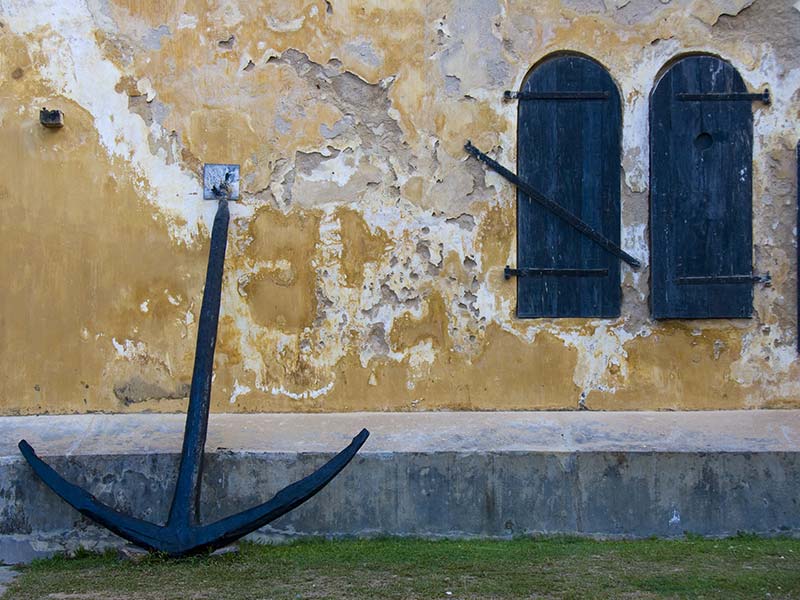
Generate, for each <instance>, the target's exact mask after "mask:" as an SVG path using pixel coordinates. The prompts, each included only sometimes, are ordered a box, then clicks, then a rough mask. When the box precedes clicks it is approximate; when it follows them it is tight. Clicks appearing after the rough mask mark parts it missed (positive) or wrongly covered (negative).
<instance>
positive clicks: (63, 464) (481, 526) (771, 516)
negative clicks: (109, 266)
mask: <svg viewBox="0 0 800 600" xmlns="http://www.w3.org/2000/svg"><path fill="white" fill-rule="evenodd" d="M781 412H782V413H783V414H782V415H778V414H774V421H770V422H771V423H773V424H774V426H775V429H774V431H772V433H770V429H769V427H770V426H765V427H766V429H765V430H763V431H762V432H761V433H762V434H763V435H761V436H757V435H755V434H754V432H753V424H752V421H751V420H750V421H748V422H747V423H746V427H747V428H748V429H747V433H746V435H744V434H741V431H740V436H739V438H737V437H736V435H737V434H736V432H735V431H732V432H731V431H730V430H729V432H728V433H727V434H726V433H725V432H724V431H722V430H721V431H719V433H718V434H716V435H718V436H719V437H720V438H725V439H726V440H727V442H726V443H727V446H726V447H725V449H722V450H721V449H717V450H713V449H712V448H709V447H708V446H709V444H710V441H709V440H710V437H709V436H708V435H706V436H703V437H702V441H700V440H697V443H695V445H694V446H691V445H687V444H686V443H684V442H679V441H676V440H678V438H679V437H680V435H678V437H676V435H677V433H680V434H681V435H682V434H683V433H686V434H687V435H691V433H692V432H691V428H692V426H689V425H688V422H687V427H686V429H684V430H683V432H682V433H681V432H680V431H679V430H677V429H676V428H675V427H674V425H675V424H674V422H672V421H668V420H667V419H665V420H664V422H663V423H662V425H663V426H664V427H667V428H670V427H671V430H670V431H669V434H668V435H667V434H664V435H663V436H662V437H661V438H658V436H656V438H655V439H652V440H649V441H648V440H645V439H644V437H643V433H642V426H641V424H640V425H639V427H638V428H636V427H632V426H631V424H630V423H628V424H627V425H626V424H625V422H624V421H622V420H620V421H619V422H617V424H616V425H615V424H614V423H615V422H614V421H613V420H611V421H609V420H608V419H607V418H606V417H602V418H600V417H598V418H597V419H595V420H590V419H588V418H587V417H584V416H579V417H578V416H575V417H572V416H570V415H579V414H581V413H566V416H564V414H562V416H558V417H554V416H552V415H550V416H546V417H545V416H542V415H543V413H533V414H531V413H526V414H521V413H506V415H507V416H506V417H505V420H504V418H503V417H502V416H501V415H498V414H497V413H492V414H491V415H486V414H474V413H473V417H472V419H473V421H472V423H473V426H472V428H470V426H469V422H468V421H467V420H463V422H461V423H458V422H456V423H449V424H447V425H444V423H445V421H441V426H442V427H444V428H445V429H447V428H449V427H455V428H457V429H458V431H459V434H458V436H459V438H458V439H457V440H454V439H453V438H448V437H447V436H445V437H443V438H442V437H438V436H441V434H442V430H441V428H437V422H438V421H437V419H438V418H439V417H436V418H431V419H427V420H426V419H425V418H424V417H422V418H420V417H418V416H414V415H412V416H413V417H416V420H414V419H409V420H408V421H407V422H405V423H400V424H401V425H405V426H406V427H405V429H404V430H402V431H401V430H399V429H396V426H397V425H398V422H397V421H396V417H394V416H387V417H385V419H386V420H384V421H382V420H381V415H368V416H366V417H364V416H363V415H362V417H363V418H362V421H368V423H362V424H366V425H367V426H371V428H372V430H373V433H372V437H371V438H370V440H369V441H368V442H367V444H366V445H365V447H364V448H363V450H362V452H361V453H359V455H358V456H357V457H356V459H355V460H354V461H353V462H352V463H351V464H350V466H348V467H347V468H346V469H345V470H344V471H343V472H342V473H341V474H340V476H339V477H337V478H336V479H335V480H334V481H333V482H332V483H331V484H330V485H329V486H328V487H327V488H326V489H324V490H323V491H322V492H321V493H320V494H318V495H317V496H316V497H314V498H313V499H311V500H310V501H309V502H308V503H306V504H305V505H303V506H301V507H299V508H298V509H296V510H295V511H293V512H291V513H289V514H288V515H286V516H284V517H282V518H280V519H278V520H276V521H274V522H273V523H272V524H271V525H270V526H268V527H266V528H264V529H263V530H261V532H260V533H259V536H260V537H265V536H266V537H272V538H285V537H292V536H300V535H324V536H366V535H376V534H389V535H413V536H459V537H470V536H491V537H508V536H513V535H528V534H577V535H590V536H598V537H616V536H622V537H644V536H651V535H658V536H675V535H682V534H683V533H684V532H692V533H697V534H702V535H713V536H720V535H729V534H735V533H737V532H738V531H747V532H756V533H760V534H781V533H783V534H790V535H794V534H797V533H798V532H800V510H799V509H800V507H798V491H799V490H800V449H798V450H797V451H795V450H794V448H795V443H794V441H793V440H794V439H800V436H797V437H796V434H797V433H798V432H800V419H798V415H797V414H794V411H781ZM462 414H463V413H460V414H459V416H458V418H457V419H456V421H458V420H459V419H464V417H463V416H460V415H462ZM617 414H619V413H617ZM637 414H641V413H634V415H637ZM742 414H743V418H750V417H753V415H756V414H758V413H753V412H751V413H742ZM670 415H672V416H671V417H670V418H671V419H673V420H674V419H675V417H674V415H675V413H670ZM150 417H153V421H152V422H151V425H152V432H151V433H152V435H150V436H149V437H148V436H147V435H144V436H143V435H142V434H143V431H142V429H143V428H145V426H146V425H147V423H146V422H139V423H138V424H137V423H135V424H134V425H137V426H136V427H135V429H136V430H137V431H138V434H139V435H138V436H137V437H138V439H139V440H140V441H141V445H143V446H147V445H148V444H153V443H154V442H153V439H154V438H156V437H158V435H164V436H165V439H169V440H172V442H171V443H174V444H175V446H176V447H180V423H181V422H182V418H181V417H180V416H176V417H177V419H176V420H174V423H173V422H172V421H169V423H171V424H169V425H168V426H167V429H164V423H163V421H155V419H157V418H159V417H160V418H162V419H163V417H164V416H163V415H162V416H159V415H150V416H148V417H147V418H150ZM296 417H297V418H298V419H301V420H303V426H302V427H299V426H298V424H297V423H296V422H293V423H290V424H289V425H287V424H286V419H287V418H289V419H293V418H295V416H289V417H287V416H286V415H280V416H279V415H259V416H258V418H259V419H261V418H263V419H265V421H264V422H263V423H262V424H261V425H263V429H264V433H265V435H268V434H269V433H268V432H270V431H271V432H273V433H272V435H273V438H276V439H277V440H278V444H277V445H279V446H280V445H283V446H285V447H286V449H283V450H275V451H273V450H266V451H265V450H254V449H247V450H242V449H240V448H236V449H231V450H225V449H215V447H213V444H211V443H210V444H209V453H208V454H207V455H206V469H205V473H204V496H203V520H204V521H207V520H213V519H217V518H220V517H223V516H226V515H229V514H231V513H233V512H237V511H239V510H242V509H244V508H247V507H249V506H251V505H254V504H257V503H259V502H262V501H264V500H266V499H268V498H269V497H270V496H271V495H272V494H273V493H275V492H276V491H277V490H279V489H280V488H282V487H283V486H285V485H287V484H289V483H292V482H293V481H295V480H297V479H300V478H302V477H303V476H305V475H307V474H309V473H310V472H311V471H312V470H313V469H314V468H316V467H317V466H319V465H321V464H322V463H323V462H324V461H325V460H326V459H327V458H328V457H330V456H331V455H332V454H333V452H334V451H335V449H338V448H339V447H341V446H343V445H344V443H345V442H346V437H347V435H346V434H344V432H345V431H349V432H351V433H356V431H357V429H358V424H359V419H358V417H357V416H353V415H343V416H342V417H341V422H337V423H335V424H334V425H335V427H333V430H334V431H335V432H339V433H334V434H331V431H332V429H331V423H330V422H329V421H326V420H325V418H323V417H319V418H318V419H316V420H315V418H314V417H315V416H308V415H306V416H301V415H297V416H296ZM72 418H73V419H74V418H75V417H72ZM137 418H141V417H137ZM220 418H223V417H221V416H219V417H215V418H214V419H212V424H211V427H212V428H213V427H214V425H215V420H216V421H218V420H219V419H220ZM249 418H250V421H249V424H248V427H249V428H250V430H251V432H252V429H253V418H252V416H251V417H249ZM327 418H328V419H329V420H330V416H328V417H327ZM634 418H635V417H634ZM757 418H761V417H760V416H759V417H757ZM770 418H772V417H770ZM63 419H67V418H66V417H65V418H63ZM104 419H109V420H110V421H109V423H111V422H112V421H113V419H124V417H123V416H115V417H104ZM553 419H555V420H556V426H555V428H550V426H551V425H552V424H553V421H552V420H553ZM146 420H147V419H145V421H146ZM401 421H402V418H401ZM55 423H56V422H52V421H51V422H50V423H47V422H46V421H36V420H32V421H31V422H30V423H28V424H24V423H20V420H17V422H16V423H15V424H14V426H13V427H12V426H10V425H8V424H5V429H6V430H5V431H4V432H3V434H4V435H10V436H15V435H17V434H19V433H21V432H20V431H19V428H20V426H22V428H25V427H26V426H27V427H28V429H29V431H28V434H27V435H28V439H29V440H30V441H32V442H33V440H32V439H31V438H35V437H36V435H31V434H35V429H36V427H31V424H37V427H38V426H39V425H41V426H44V425H47V427H43V429H42V431H41V432H40V433H41V434H42V435H41V436H40V437H41V438H42V439H41V440H40V441H39V443H38V444H37V446H39V447H38V448H37V449H38V450H40V454H42V455H45V458H46V460H48V461H49V462H50V464H51V465H52V466H53V467H54V468H55V469H56V470H58V471H59V472H60V473H62V474H63V475H64V476H65V477H66V478H67V479H68V480H69V481H72V482H74V483H77V484H78V485H80V486H82V487H84V488H86V489H87V490H89V491H90V492H91V493H93V494H94V495H95V496H97V497H98V498H99V499H100V500H102V501H103V502H105V503H107V504H109V505H111V506H114V507H116V508H117V509H118V510H121V511H123V512H126V513H129V514H131V515H135V516H137V517H141V518H145V519H148V520H151V521H155V522H159V521H163V520H164V519H165V518H166V515H167V511H168V508H169V503H170V500H171V495H172V487H173V486H174V478H175V473H176V469H177V464H178V456H177V454H176V453H175V452H174V451H171V452H167V451H154V450H153V448H149V449H148V450H149V451H148V452H145V453H131V452H127V451H124V452H119V450H120V449H123V450H124V449H126V448H127V447H128V446H129V445H130V444H133V443H135V440H128V439H127V438H124V439H122V441H120V439H119V438H117V443H116V444H109V447H108V451H107V452H106V453H100V452H92V453H82V452H76V451H75V450H76V449H75V448H74V447H73V448H72V450H71V451H70V452H66V451H64V452H56V453H55V455H53V453H52V452H48V448H47V447H46V446H47V441H48V440H49V442H50V445H51V446H53V447H55V448H56V449H58V445H59V444H58V442H56V441H55V439H54V438H52V437H50V436H51V434H52V431H53V429H52V427H53V425H54V424H55ZM142 423H144V424H142ZM156 423H157V425H156ZM242 423H244V422H242ZM487 423H488V425H487ZM217 425H223V424H221V423H217ZM234 425H235V424H234ZM351 425H352V426H351ZM720 425H721V426H725V425H726V424H725V423H721V424H720ZM728 425H730V424H728ZM326 426H327V427H326ZM94 427H95V430H96V431H98V432H99V433H98V434H97V435H99V436H100V437H103V436H106V435H107V434H108V433H109V431H111V430H114V428H115V427H116V429H118V430H119V431H117V433H120V432H122V430H125V431H127V429H126V427H127V425H124V426H123V424H122V421H121V420H120V421H119V423H118V424H117V425H116V426H114V425H113V423H112V425H109V424H108V423H106V424H105V425H103V426H102V427H100V428H99V429H98V426H97V424H95V425H94ZM315 427H320V428H323V427H324V428H323V429H317V431H324V432H325V434H324V435H322V434H317V435H315V434H314V431H315ZM487 427H488V429H487ZM493 427H496V429H495V434H496V435H494V436H493V434H492V433H491V431H492V428H493ZM515 427H516V429H517V431H518V433H517V434H516V435H511V436H510V437H509V431H513V430H514V428H515ZM104 428H106V429H104ZM109 428H110V429H109ZM170 428H172V429H174V430H175V431H172V429H170ZM222 428H223V429H224V427H222ZM233 428H234V429H235V427H233ZM509 428H510V429H509ZM12 429H13V430H12ZM67 429H69V427H67ZM256 429H258V428H256ZM559 429H560V430H561V433H558V431H559ZM734 429H735V428H734ZM276 430H277V431H279V432H281V433H278V434H277V435H275V431H276ZM293 431H294V433H296V434H297V436H298V437H297V438H295V446H296V447H295V448H294V449H293V450H290V449H288V447H289V446H291V443H289V442H288V441H287V440H288V439H290V438H288V437H286V436H287V435H289V434H291V433H292V432H293ZM537 431H538V432H539V433H540V434H541V435H540V436H539V437H540V438H542V437H543V438H545V439H544V443H547V442H548V440H547V436H548V435H551V434H554V433H555V435H557V436H559V437H561V436H563V438H562V443H560V444H558V443H552V444H551V448H550V449H546V448H543V447H540V446H538V445H537V444H532V443H529V442H527V441H526V440H527V439H528V436H531V435H535V434H536V433H537ZM580 431H583V433H584V434H586V433H587V432H590V433H591V436H590V437H586V438H585V439H584V441H582V442H581V441H575V440H576V437H580V435H578V434H579V433H580ZM45 432H46V433H45ZM548 432H549V433H548ZM676 432H677V433H676ZM73 433H74V432H73ZM84 433H85V432H84ZM129 433H130V432H129ZM340 433H341V434H342V435H340ZM382 433H383V434H384V435H385V436H386V437H385V438H384V439H383V440H381V434H382ZM445 433H446V432H445ZM412 434H413V436H412ZM778 434H780V436H779V438H780V439H778ZM499 435H502V440H501V439H500V438H499V437H498V436H499ZM398 436H400V437H398ZM473 436H477V437H473ZM568 436H569V437H570V439H571V440H572V441H569V442H565V441H563V440H565V439H567V437H568ZM665 436H667V437H669V439H671V440H672V441H671V442H669V441H665V439H666V437H665ZM670 436H671V437H670ZM114 437H115V436H109V438H108V439H114ZM304 437H305V439H306V441H305V442H304V441H303V438H304ZM711 437H713V436H711ZM310 438H313V440H314V441H310ZM328 438H330V439H328ZM339 438H341V439H339ZM400 438H402V439H405V440H406V442H405V443H404V444H403V443H400V441H399V439H400ZM412 438H413V439H416V440H417V442H416V443H414V442H412ZM93 439H94V440H95V441H94V442H93V443H97V442H96V438H93ZM145 439H147V440H149V441H147V442H145V441H143V440H145ZM236 439H238V438H236ZM436 439H439V443H438V446H439V447H440V449H439V450H437V449H436V448H435V447H434V448H431V447H428V444H430V443H431V441H432V440H434V441H435V440H436ZM445 439H447V440H448V441H445ZM695 439H697V438H695ZM731 439H739V440H740V441H741V442H742V443H744V445H743V446H742V447H740V448H738V449H736V448H733V447H731V445H730V444H731ZM592 440H594V441H592ZM659 440H660V441H659ZM229 441H230V442H234V441H235V436H234V438H230V439H229ZM210 442H211V440H210ZM217 442H219V440H217ZM326 444H327V445H330V446H331V448H330V450H329V451H320V450H319V449H318V447H319V446H320V445H323V446H324V445H326ZM492 444H494V445H495V446H496V447H497V448H496V449H490V448H489V447H487V445H488V446H491V445H492ZM73 445H74V444H73ZM234 446H236V444H234ZM403 446H405V448H404V447H403ZM415 446H416V447H418V448H417V449H415ZM626 446H627V449H625V448H626ZM647 446H650V449H647V448H646V447H647ZM678 446H683V449H682V450H680V451H677V450H676V447H678ZM770 446H771V449H770V448H769V447H770ZM305 447H311V448H312V449H311V450H306V449H305ZM216 448H222V447H221V446H216ZM48 454H49V456H48ZM123 544H124V542H123V540H121V539H120V538H117V537H116V536H114V535H113V534H110V533H108V532H107V531H106V530H104V529H102V528H99V527H97V526H95V525H93V524H92V523H91V522H90V521H88V520H86V519H84V518H83V517H82V516H81V515H80V514H79V513H77V512H76V511H74V510H73V509H72V508H71V507H69V506H68V505H67V504H65V503H64V502H62V501H61V500H60V499H59V498H58V497H57V496H56V495H55V494H53V493H52V492H51V491H50V490H49V489H48V488H47V487H46V486H44V485H43V484H42V483H41V482H40V481H38V479H37V478H36V477H35V475H34V474H33V472H32V471H31V469H30V468H29V467H28V466H27V464H26V463H25V462H24V461H23V460H22V459H21V457H18V456H17V455H15V454H14V453H11V452H7V453H6V455H5V456H3V457H2V458H1V459H0V562H6V563H15V562H23V561H27V560H30V559H31V558H33V557H36V556H45V555H49V554H52V553H54V552H60V551H65V550H73V549H75V548H77V547H79V546H83V547H87V548H95V549H101V548H105V547H108V546H113V545H123Z"/></svg>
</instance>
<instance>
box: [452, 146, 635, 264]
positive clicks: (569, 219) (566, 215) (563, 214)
mask: <svg viewBox="0 0 800 600" xmlns="http://www.w3.org/2000/svg"><path fill="white" fill-rule="evenodd" d="M464 150H466V151H467V152H468V153H469V154H471V155H472V156H474V157H475V158H477V159H478V160H479V161H481V162H482V163H484V164H485V165H486V166H488V167H489V168H491V169H492V170H493V171H495V172H497V173H498V174H499V175H500V176H501V177H503V178H504V179H505V180H506V181H508V182H510V183H512V184H514V185H515V186H517V188H519V189H520V190H522V191H523V192H524V193H525V195H526V196H528V197H529V198H530V199H531V200H534V201H536V202H538V203H539V204H540V205H542V206H543V207H544V208H546V209H547V210H549V211H550V212H551V213H553V214H554V215H556V216H557V217H559V218H560V219H562V220H564V221H566V223H567V224H568V225H570V226H571V227H572V228H573V229H575V230H577V231H578V232H580V233H582V234H583V235H584V236H586V237H587V238H589V239H590V240H592V241H593V242H594V243H595V244H597V245H598V246H600V247H601V248H603V249H604V250H605V251H606V252H608V253H610V254H613V255H614V256H616V257H617V258H619V259H621V260H624V261H625V262H626V263H628V264H629V265H630V266H631V267H633V268H634V269H638V268H639V267H640V266H641V263H640V262H639V261H638V260H636V259H635V258H634V257H633V256H631V255H630V254H628V253H627V252H625V251H624V250H623V249H622V248H620V247H619V246H618V245H617V244H615V243H614V242H612V241H611V240H609V239H608V238H607V237H605V236H604V235H603V234H601V233H600V232H598V231H596V230H595V229H593V228H592V227H591V226H590V225H587V224H586V223H584V222H583V221H581V220H580V219H579V218H578V217H576V216H575V215H573V214H572V213H571V212H569V211H568V210H567V209H566V208H564V207H563V206H561V205H560V204H558V203H557V202H553V201H552V200H550V198H548V197H546V196H543V195H542V194H540V193H539V192H538V191H536V190H535V189H534V188H533V187H531V186H530V185H529V184H528V183H526V182H524V181H523V180H522V179H520V178H519V177H518V176H517V175H515V174H514V173H512V172H511V171H509V170H508V169H506V168H505V167H504V166H503V165H501V164H500V163H499V162H497V161H496V160H494V159H493V158H491V157H490V156H488V155H487V154H484V153H483V152H481V151H480V150H478V149H477V148H476V147H475V146H473V145H472V142H471V141H467V143H466V144H465V145H464Z"/></svg>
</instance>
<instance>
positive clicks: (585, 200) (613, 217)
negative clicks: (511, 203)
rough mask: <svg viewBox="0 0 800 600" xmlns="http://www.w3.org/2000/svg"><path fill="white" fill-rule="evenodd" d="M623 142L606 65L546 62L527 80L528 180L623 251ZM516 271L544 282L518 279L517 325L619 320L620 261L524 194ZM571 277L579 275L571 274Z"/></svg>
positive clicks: (521, 146)
mask: <svg viewBox="0 0 800 600" xmlns="http://www.w3.org/2000/svg"><path fill="white" fill-rule="evenodd" d="M570 92H572V94H570ZM606 94H607V96H606ZM560 96H561V97H560ZM590 96H591V97H590ZM598 96H601V97H599V98H598ZM620 138H621V109H620V98H619V91H618V90H617V87H616V85H614V82H613V80H612V79H611V77H610V76H609V74H608V72H607V71H606V70H605V69H604V68H603V67H602V66H601V65H599V64H598V63H596V62H595V61H593V60H591V59H589V58H586V57H583V56H572V55H568V56H564V55H561V56H556V57H553V58H550V59H546V60H545V61H544V62H542V63H540V64H539V65H538V66H537V67H536V68H535V69H534V70H533V71H532V72H531V73H530V74H529V75H528V77H527V79H526V80H525V82H524V84H523V86H522V88H521V90H520V104H519V113H518V128H517V170H518V173H519V177H520V179H522V180H523V181H526V182H528V183H530V185H531V186H532V187H533V188H535V189H537V190H539V191H540V192H541V193H542V194H544V195H545V196H547V197H548V198H557V199H558V202H559V204H560V205H561V206H563V207H564V208H565V209H567V210H568V211H569V212H571V213H572V214H574V215H576V216H577V217H579V218H580V219H581V220H582V221H584V222H585V223H587V224H588V225H590V226H591V227H592V228H594V229H596V230H597V231H599V232H600V233H601V234H602V235H603V236H605V237H606V238H608V239H609V240H611V241H613V242H614V243H615V244H617V245H619V242H620V203H619V196H620ZM517 267H518V269H519V270H521V271H525V270H534V271H536V272H537V273H538V275H537V276H535V277H532V276H531V277H527V276H522V277H519V278H518V279H517V316H519V317H616V316H619V314H620V300H621V290H620V261H619V260H618V259H617V258H616V257H614V256H611V255H610V254H609V253H608V252H606V251H604V250H603V249H602V248H600V247H599V246H598V245H597V244H596V243H593V242H592V241H591V240H590V239H587V238H586V237H585V236H584V235H582V234H581V233H580V232H578V231H576V230H574V229H573V228H571V227H569V226H568V225H567V224H566V223H564V221H563V220H561V219H559V218H558V217H557V216H555V215H553V214H552V213H550V212H549V211H548V210H546V209H545V208H543V207H542V206H540V205H538V204H536V203H534V202H531V201H530V199H529V198H527V197H526V196H525V194H524V192H523V191H521V190H518V191H517ZM551 270H552V271H551ZM570 270H576V271H575V272H576V273H580V274H578V275H575V276H572V275H569V271H570ZM548 273H552V274H548ZM565 273H566V274H565ZM587 273H592V274H593V275H592V276H588V275H587ZM597 273H607V274H606V275H604V276H597Z"/></svg>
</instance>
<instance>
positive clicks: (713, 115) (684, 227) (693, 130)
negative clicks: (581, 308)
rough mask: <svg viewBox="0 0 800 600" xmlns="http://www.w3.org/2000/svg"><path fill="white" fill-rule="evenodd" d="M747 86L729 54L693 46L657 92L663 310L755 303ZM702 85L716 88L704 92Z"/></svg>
mask: <svg viewBox="0 0 800 600" xmlns="http://www.w3.org/2000/svg"><path fill="white" fill-rule="evenodd" d="M746 93H747V88H746V86H745V84H744V82H743V81H742V78H741V77H740V76H739V74H738V73H737V72H736V69H734V68H733V67H732V66H731V65H730V64H728V63H727V62H725V61H723V60H721V59H719V58H717V57H715V56H688V57H685V58H683V59H680V60H679V61H677V62H676V63H675V64H673V65H672V66H671V67H670V68H669V69H668V70H667V71H666V72H665V73H664V75H663V76H662V77H661V78H660V80H659V81H658V83H657V85H656V87H655V89H654V90H653V93H652V95H651V102H650V241H651V274H650V275H651V310H652V314H653V317H654V318H656V319H666V318H737V317H749V316H750V315H751V313H752V306H753V281H754V280H756V279H757V278H756V277H753V276H752V267H753V264H752V153H753V152H752V147H753V114H752V106H751V104H750V102H748V101H744V102H742V101H738V100H737V98H736V96H737V95H740V94H746ZM705 94H713V96H709V97H708V99H704V98H703V96H704V95H705ZM720 94H726V95H730V96H729V98H730V99H724V98H726V97H725V96H720ZM687 98H689V99H690V100H687ZM720 98H723V99H722V100H721V99H720ZM687 282H688V283H690V284H687ZM697 282H701V283H697Z"/></svg>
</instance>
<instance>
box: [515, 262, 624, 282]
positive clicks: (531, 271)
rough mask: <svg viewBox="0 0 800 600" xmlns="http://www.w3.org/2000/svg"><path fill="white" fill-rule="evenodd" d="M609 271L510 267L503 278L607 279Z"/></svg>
mask: <svg viewBox="0 0 800 600" xmlns="http://www.w3.org/2000/svg"><path fill="white" fill-rule="evenodd" d="M607 275H608V269H547V268H541V269H536V268H530V267H527V268H526V267H523V268H520V269H512V268H511V267H509V266H508V265H506V268H505V269H504V270H503V276H504V277H505V278H506V279H511V278H512V277H545V276H548V277H606V276H607Z"/></svg>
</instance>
